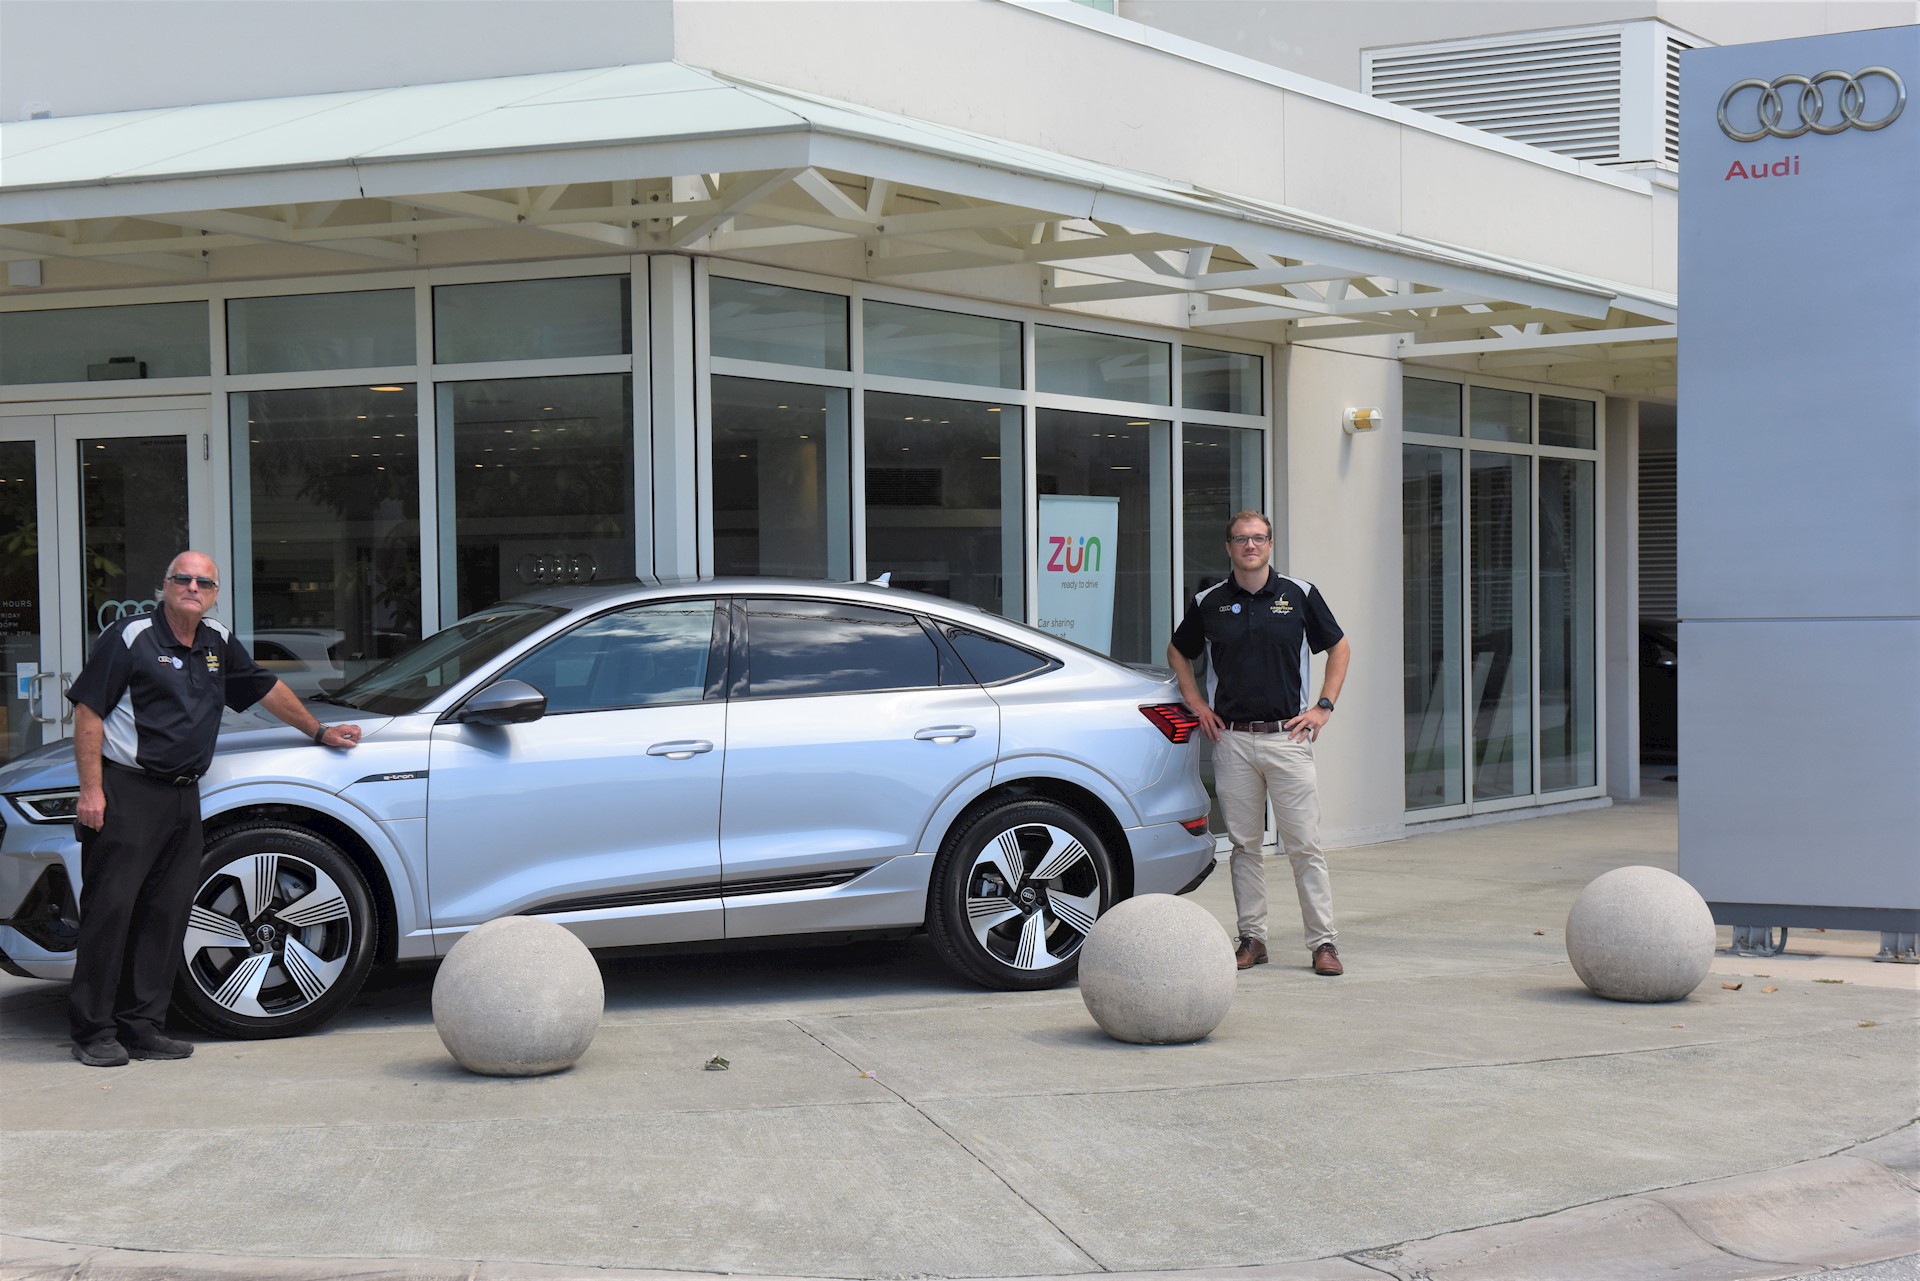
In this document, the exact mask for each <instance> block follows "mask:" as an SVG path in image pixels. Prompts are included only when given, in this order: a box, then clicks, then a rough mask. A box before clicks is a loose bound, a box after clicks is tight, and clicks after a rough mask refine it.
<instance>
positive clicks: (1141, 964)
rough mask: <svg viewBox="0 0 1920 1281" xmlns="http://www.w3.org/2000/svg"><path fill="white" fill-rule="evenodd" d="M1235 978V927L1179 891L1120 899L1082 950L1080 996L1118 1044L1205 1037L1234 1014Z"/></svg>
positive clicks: (1178, 1041)
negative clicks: (1231, 1010)
mask: <svg viewBox="0 0 1920 1281" xmlns="http://www.w3.org/2000/svg"><path fill="white" fill-rule="evenodd" d="M1233 980H1234V967H1233V943H1232V942H1231V941H1230V940H1229V939H1228V938H1227V932H1226V931H1225V930H1224V929H1222V928H1221V927H1220V923H1219V922H1218V921H1216V920H1214V919H1213V915H1212V914H1211V913H1210V912H1208V911H1207V910H1206V909H1205V908H1204V907H1201V906H1200V905H1199V904H1197V903H1193V902H1189V901H1188V900H1186V899H1183V898H1177V897H1175V896H1174V895H1172V894H1142V895H1140V896H1139V897H1138V898H1130V899H1128V900H1126V901H1125V902H1124V903H1119V904H1116V905H1115V906H1114V907H1113V908H1112V909H1111V910H1110V911H1108V912H1107V914H1106V915H1105V916H1102V917H1101V918H1100V919H1099V920H1097V921H1095V922H1094V923H1093V930H1092V932H1091V933H1089V934H1088V935H1087V941H1086V943H1085V945H1084V946H1082V947H1081V949H1080V999H1081V1000H1083V1001H1085V1002H1086V1005H1087V1013H1089V1014H1091V1015H1093V1021H1094V1022H1095V1023H1098V1024H1099V1025H1100V1030H1101V1031H1103V1032H1105V1033H1106V1034H1107V1035H1108V1036H1110V1037H1112V1038H1113V1039H1114V1040H1116V1041H1131V1042H1133V1043H1134V1044H1136V1045H1181V1044H1184V1043H1186V1042H1188V1041H1198V1040H1200V1039H1202V1038H1203V1037H1205V1036H1207V1035H1209V1034H1210V1033H1211V1032H1212V1031H1213V1029H1215V1028H1216V1027H1219V1026H1220V1020H1221V1019H1224V1018H1225V1017H1227V1007H1228V1006H1230V1005H1232V1004H1233V985H1234V984H1233Z"/></svg>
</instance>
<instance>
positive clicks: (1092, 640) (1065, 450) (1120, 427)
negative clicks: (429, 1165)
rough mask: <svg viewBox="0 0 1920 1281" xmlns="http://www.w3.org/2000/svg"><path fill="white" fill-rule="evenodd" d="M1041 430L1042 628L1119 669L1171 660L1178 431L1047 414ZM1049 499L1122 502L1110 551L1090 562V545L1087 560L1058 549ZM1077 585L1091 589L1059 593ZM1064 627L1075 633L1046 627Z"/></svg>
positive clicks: (1146, 423) (1132, 421)
mask: <svg viewBox="0 0 1920 1281" xmlns="http://www.w3.org/2000/svg"><path fill="white" fill-rule="evenodd" d="M1038 432H1039V435H1038V439H1037V440H1036V442H1035V446H1036V448H1035V466H1036V468H1037V469H1038V473H1039V475H1038V486H1039V493H1040V506H1041V539H1040V549H1039V557H1040V563H1039V566H1038V567H1037V572H1038V574H1039V575H1040V584H1041V586H1040V626H1041V630H1043V631H1047V632H1052V633H1053V634H1055V635H1061V636H1066V637H1067V638H1068V639H1070V640H1073V641H1076V642H1078V643H1079V644H1082V645H1085V646H1086V647H1087V648H1089V649H1094V650H1098V651H1100V652H1101V653H1103V654H1107V655H1109V656H1111V657H1113V658H1117V659H1119V660H1120V661H1121V662H1126V663H1159V662H1164V661H1165V654H1166V648H1167V640H1168V639H1169V637H1170V636H1171V635H1172V633H1173V623H1172V620H1171V619H1169V618H1168V617H1167V615H1168V613H1169V610H1168V605H1167V603H1168V601H1169V599H1170V589H1171V586H1172V582H1171V580H1172V574H1173V547H1172V543H1173V539H1172V524H1173V521H1172V517H1173V495H1172V490H1173V486H1172V484H1171V481H1170V477H1169V475H1168V473H1169V470H1170V468H1171V466H1172V457H1171V455H1172V444H1171V441H1172V430H1171V427H1170V426H1169V424H1167V423H1166V422H1164V421H1155V420H1148V419H1141V418H1121V417H1113V416H1109V415H1105V414H1084V413H1078V412H1074V411H1070V410H1060V409H1043V410H1041V411H1040V414H1039V418H1038ZM1050 495H1060V496H1063V497H1090V498H1113V499H1116V500H1117V504H1116V506H1115V509H1114V515H1113V518H1112V527H1113V530H1114V541H1113V544H1112V546H1111V548H1108V547H1105V546H1102V547H1101V548H1100V549H1099V551H1098V553H1097V554H1095V555H1092V556H1089V555H1088V554H1087V551H1088V548H1087V546H1086V545H1085V544H1082V545H1081V547H1080V552H1079V555H1075V554H1074V548H1073V547H1071V546H1069V545H1068V544H1066V543H1062V544H1060V545H1059V546H1054V545H1050V544H1049V543H1048V537H1049V535H1048V531H1047V519H1046V517H1047V509H1048V504H1047V498H1048V496H1050ZM1092 510H1093V509H1092V507H1091V506H1089V508H1088V511H1089V513H1091V512H1092ZM1072 532H1073V531H1068V533H1069V534H1071V533H1072ZM1082 536H1083V537H1092V535H1090V534H1086V533H1084V532H1083V534H1082ZM1056 553H1059V555H1058V556H1056ZM1049 575H1051V576H1052V577H1051V579H1050V578H1049V577H1048V576H1049ZM1069 582H1071V583H1073V584H1075V585H1076V587H1077V586H1078V584H1082V583H1085V584H1088V586H1086V587H1078V590H1075V591H1072V592H1070V593H1069V592H1065V591H1064V590H1061V589H1063V588H1064V587H1065V586H1066V585H1067V584H1068V583H1069ZM1056 592H1058V594H1057V595H1056ZM1103 597H1104V601H1103V599H1102V598H1103ZM1050 601H1052V602H1056V603H1057V604H1058V606H1059V608H1058V609H1056V608H1054V607H1052V606H1050V604H1049V602H1050ZM1109 612H1110V617H1109ZM1063 619H1064V620H1065V621H1067V622H1068V623H1069V626H1067V627H1059V626H1048V622H1049V621H1050V620H1051V621H1054V622H1056V623H1058V622H1060V621H1061V620H1063ZM1102 642H1105V644H1102Z"/></svg>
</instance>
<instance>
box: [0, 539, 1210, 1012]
mask: <svg viewBox="0 0 1920 1281" xmlns="http://www.w3.org/2000/svg"><path fill="white" fill-rule="evenodd" d="M548 564H549V568H552V567H553V564H554V562H553V561H552V560H549V562H548ZM567 572H569V573H571V572H574V571H573V569H572V567H571V566H570V565H568V566H567ZM262 639H263V642H264V634H263V638H262ZM312 707H313V710H314V712H315V714H316V715H318V716H319V717H321V718H322V719H323V720H334V721H348V720H351V721H356V722H358V723H359V724H360V725H361V727H362V729H363V730H364V732H365V737H364V740H363V741H362V743H361V745H360V747H359V748H358V749H357V750H355V751H351V752H337V751H326V750H323V749H320V748H316V747H314V746H312V745H311V743H310V742H309V741H308V740H307V739H306V738H304V737H303V736H302V735H300V734H298V733H296V732H295V731H293V730H291V729H288V728H286V727H284V726H280V725H279V724H278V723H277V722H273V723H269V722H267V721H266V720H265V718H258V719H253V718H250V723H251V725H252V726H253V727H249V728H244V729H239V730H231V731H229V732H226V733H223V735H222V737H221V743H220V748H219V750H218V751H217V752H216V754H215V756H214V762H213V765H212V767H211V769H210V770H209V771H208V773H207V775H206V776H205V778H203V779H202V780H201V784H200V788H201V797H202V807H203V811H204V813H205V815H206V832H207V848H206V857H205V859H204V861H203V863H202V869H201V880H200V885H199V888H198V890H197V891H196V892H195V894H194V899H193V906H192V916H191V922H190V924H189V927H188V929H187V934H186V938H185V940H184V942H183V953H182V965H181V974H180V978H179V982H178V984H177V987H176V992H175V998H176V1008H177V1009H178V1010H179V1011H180V1012H181V1013H182V1014H184V1016H185V1017H186V1018H187V1019H189V1020H190V1021H193V1022H195V1023H197V1024H199V1025H200V1026H202V1027H205V1028H208V1029H210V1030H212V1031H215V1032H218V1033H221V1034H224V1035H229V1036H237V1037H260V1036H281V1035H287V1034H290V1033H295V1032H300V1031H305V1030H307V1029H309V1028H312V1027H316V1026H318V1025H319V1024H321V1023H323V1022H325V1021H326V1020H327V1019H328V1018H330V1017H331V1016H332V1015H333V1014H334V1013H336V1012H337V1011H338V1010H340V1009H341V1008H342V1007H343V1006H344V1005H345V1004H346V1003H347V1002H348V1001H349V1000H351V999H352V997H353V995H354V993H355V992H356V991H357V990H358V989H359V987H360V985H361V983H362V982H363V981H364V979H365V977H366V975H367V973H368V971H369V969H370V968H371V967H372V966H373V965H374V964H376V963H378V962H381V961H389V960H401V961H405V960H413V959H430V958H433V957H436V956H441V955H444V954H445V953H446V952H447V950H448V949H449V948H450V947H452V945H453V944H454V942H455V941H457V940H458V939H459V938H460V937H462V936H463V935H464V934H465V933H466V932H467V931H469V930H471V929H473V928H474V927H475V926H477V925H480V924H481V923H483V922H485V921H488V920H491V919H494V918H496V917H500V916H511V915H538V916H545V917H547V918H548V919H550V920H553V921H555V922H557V923H559V924H560V925H562V926H564V927H566V928H567V929H569V930H571V931H572V932H573V933H574V934H575V935H577V936H578V937H579V938H581V939H582V940H583V941H584V942H586V943H587V944H588V945H589V946H593V947H628V946H634V945H640V944H654V943H675V942H686V941H695V940H709V939H741V938H754V937H772V936H781V935H800V934H836V935H838V934H855V933H883V934H884V933H894V934H904V933H910V932H913V931H915V930H919V929H925V930H926V931H927V933H928V934H929V935H930V936H931V938H932V941H933V944H934V947H935V950H936V951H937V952H938V953H939V954H940V956H941V957H942V958H943V959H944V960H945V961H946V962H947V963H948V964H949V965H950V966H951V967H952V968H953V969H954V970H955V971H957V972H958V973H959V974H961V975H963V976H965V977H967V978H969V979H971V980H973V981H975V982H978V983H981V984H983V985H985V986H988V987H996V988H1040V987H1048V986H1052V985H1054V984H1058V983H1061V982H1064V981H1066V980H1067V979H1068V978H1070V977H1071V976H1072V975H1073V973H1074V971H1075V968H1076V967H1077V965H1078V961H1079V953H1080V946H1081V944H1082V942H1083V941H1084V940H1085V938H1086V935H1087V931H1088V930H1090V929H1091V928H1092V925H1093V922H1094V920H1095V919H1096V918H1098V917H1099V915H1100V914H1101V913H1102V912H1104V911H1105V910H1106V909H1107V908H1109V907H1111V906H1112V905H1113V904H1114V903H1115V902H1117V901H1119V900H1120V899H1122V898H1125V897H1128V896H1129V895H1134V894H1146V893H1180V892H1184V891H1186V890H1189V889H1191V888H1193V887H1194V886H1195V885H1197V884H1199V882H1200V880H1201V879H1202V878H1203V877H1204V876H1205V875H1206V874H1207V873H1208V872H1210V871H1211V870H1212V868H1213V840H1212V838H1211V837H1210V836H1208V835H1207V812H1208V808H1209V802H1208V797H1207V793H1206V791H1205V789H1204V788H1203V787H1202V786H1201V783H1200V777H1199V769H1198V764H1197V761H1196V756H1195V752H1196V749H1195V747H1194V745H1193V743H1192V741H1191V740H1192V736H1193V730H1194V728H1195V724H1196V722H1195V720H1194V718H1193V716H1192V714H1191V713H1190V712H1189V711H1188V710H1187V709H1186V708H1185V707H1184V706H1182V705H1181V703H1180V701H1179V694H1178V691H1177V688H1176V687H1175V685H1174V683H1173V679H1172V675H1171V673H1168V672H1166V671H1164V670H1161V669H1157V668H1145V669H1135V668H1130V667H1127V666H1123V665H1122V664H1119V663H1115V662H1112V661H1110V660H1109V659H1107V658H1105V657H1103V656H1101V655H1099V654H1095V653H1092V652H1091V651H1089V650H1085V649H1082V648H1080V647H1078V646H1076V645H1073V644H1071V643H1069V642H1065V641H1061V640H1058V639H1056V638H1054V637H1052V636H1049V635H1046V634H1045V633H1043V632H1039V631H1036V630H1034V629H1032V628H1029V627H1025V626H1022V625H1020V624H1018V623H1012V622H1008V621H1007V620H1005V619H1003V618H999V617H996V616H993V615H989V614H986V613H983V612H981V611H979V610H976V609H973V608H971V607H969V606H965V605H956V604H954V603H953V602H950V601H945V600H941V599H938V598H935V597H932V596H923V595H919V594H917V593H913V592H904V591H895V590H891V589H888V588H884V587H880V586H876V585H869V584H832V583H817V582H800V581H788V580H773V579H734V580H728V581H707V582H695V583H680V584H665V583H657V584H650V585H646V586H635V585H624V586H615V585H601V586H562V587H548V588H545V589H542V590H540V591H537V592H534V593H532V594H530V595H528V596H525V597H522V598H520V599H518V600H515V601H510V602H506V603H503V604H500V605H496V606H493V607H491V608H489V609H485V610H482V611H480V612H479V613H477V614H473V615H470V616H469V617H467V618H463V619H461V620H460V621H459V622H456V623H454V624H453V625H452V626H450V627H448V628H446V629H444V630H442V631H441V632H439V633H437V634H436V635H434V636H431V637H429V638H427V639H426V640H425V641H422V642H421V643H419V644H418V645H415V646H414V647H413V648H411V649H409V650H406V651H404V652H402V653H400V654H399V655H397V656H396V657H394V658H393V659H391V660H389V661H388V662H386V663H384V664H382V665H380V666H378V667H375V668H373V669H372V670H370V671H368V672H366V673H365V674H364V675H362V676H360V677H358V678H356V679H354V680H352V681H351V682H349V683H347V684H345V685H343V686H340V687H339V688H337V689H334V690H333V691H332V692H330V693H321V694H317V695H315V696H314V698H313V700H312ZM0 795H3V796H4V800H3V801H0V920H3V921H5V924H4V925H0V967H5V968H7V969H10V970H12V971H14V972H15V973H25V974H29V975H32V976H37V977H42V978H65V977H67V976H68V975H69V974H71V972H72V962H73V939H74V934H75V930H76V926H77V912H76V910H75V906H74V905H75V903H76V902H77V901H78V896H79V891H80V872H81V868H80V859H79V848H78V845H77V843H76V842H75V841H74V840H73V839H72V822H73V817H74V812H75V805H76V802H77V798H78V789H77V783H76V776H75V774H74V768H73V760H72V752H71V749H70V748H69V747H68V746H66V745H65V744H53V745H51V746H49V747H48V748H45V749H42V750H40V751H38V752H34V753H29V754H28V755H26V756H23V757H21V758H20V759H18V760H16V761H14V762H12V763H11V764H8V765H6V766H4V767H0Z"/></svg>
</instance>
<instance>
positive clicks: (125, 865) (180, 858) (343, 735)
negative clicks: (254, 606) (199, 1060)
mask: <svg viewBox="0 0 1920 1281" xmlns="http://www.w3.org/2000/svg"><path fill="white" fill-rule="evenodd" d="M219 592H220V571H219V570H218V569H217V568H216V567H215V566H214V563H213V561H212V560H211V559H210V558H208V557H207V556H204V555H202V554H201V553H199V552H181V553H180V554H179V555H178V556H176V557H174V558H173V564H171V565H169V566H168V567H167V574H166V579H165V581H163V582H162V583H161V584H160V608H159V609H158V610H157V611H155V612H154V613H151V614H140V615H137V616H135V617H133V618H127V619H122V620H120V621H119V622H117V623H114V624H113V625H111V626H110V627H108V628H107V629H106V630H105V631H103V632H101V633H100V636H99V637H98V639H96V640H95V641H94V643H93V652H92V654H91V655H89V656H88V658H87V664H86V666H85V667H84V668H83V669H82V670H81V672H80V678H79V679H78V680H76V681H75V682H74V683H73V688H72V689H70V690H68V691H67V697H68V698H69V699H71V700H72V702H73V723H74V733H73V756H74V761H75V763H76V764H77V765H78V766H79V769H80V802H79V810H78V816H77V821H76V822H75V824H74V827H75V830H76V831H77V832H78V833H79V836H80V871H81V886H80V940H79V947H78V950H77V951H76V953H75V956H74V962H73V982H72V985H71V986H70V987H69V989H68V994H67V1021H68V1025H69V1031H70V1032H71V1033H72V1036H73V1057H74V1058H76V1059H78V1060H80V1061H81V1062H82V1063H84V1064H86V1065H87V1066H88V1067H120V1066H121V1065H123V1064H125V1063H126V1062H127V1060H128V1058H129V1056H131V1057H132V1058H136V1059H184V1058H186V1057H187V1056H188V1055H190V1054H192V1053H193V1046H191V1045H189V1044H188V1043H187V1042H185V1041H177V1040H174V1039H173V1038H172V1037H168V1036H165V1035H163V1034H162V1033H161V1030H160V1028H161V1022H162V1020H163V1019H164V1018H165V1017H166V1012H167V997H168V994H169V992H170V991H171V989H172V987H173V975H174V970H175V969H176V968H177V967H178V965H179V962H180V941H181V938H182V937H183V935H184V934H185V932H186V927H187V917H188V914H189V909H190V907H191V905H192V899H193V891H194V887H195V886H196V885H198V884H199V878H200V853H201V839H200V789H199V788H198V786H197V784H198V783H199V781H200V776H201V775H202V774H204V773H206V770H207V766H208V765H209V764H211V763H212V761H213V747H214V738H215V736H216V735H217V734H218V733H219V730H220V710H221V708H222V707H231V708H232V709H233V710H234V711H236V712H239V711H245V710H246V709H247V708H249V707H252V706H253V705H254V704H255V703H259V704H261V705H262V706H264V707H265V708H266V709H267V710H268V711H269V712H272V713H273V714H274V715H275V716H277V717H279V718H280V719H281V720H283V721H285V722H286V723H287V724H289V725H291V726H293V727H294V728H295V729H297V730H299V731H300V732H301V733H303V734H305V735H307V737H309V738H311V739H312V740H313V741H314V742H315V743H319V744H321V745H323V746H326V747H339V748H348V747H353V746H355V745H356V744H357V743H359V741H360V727H359V726H358V725H327V726H322V725H321V724H320V722H319V721H318V720H317V719H316V718H315V717H314V715H313V713H312V712H310V711H308V710H307V708H306V705H305V704H303V703H302V702H301V701H300V698H299V696H298V695H297V694H295V693H294V692H293V691H292V690H290V689H288V688H287V687H286V686H285V685H283V684H281V683H280V681H279V680H277V679H276V678H275V677H274V676H273V674H272V673H271V672H268V671H265V670H264V669H262V668H261V667H259V666H258V665H256V664H255V663H254V661H253V656H252V655H251V654H249V653H247V649H246V646H244V645H242V644H241V643H240V642H239V640H238V639H236V638H235V637H234V635H233V633H232V632H231V631H229V630H228V629H227V627H226V625H225V624H223V623H220V622H217V621H215V620H213V619H211V618H208V617H207V616H206V615H207V612H208V611H209V610H210V609H212V608H213V603H214V599H215V598H216V597H217V596H218V595H219Z"/></svg>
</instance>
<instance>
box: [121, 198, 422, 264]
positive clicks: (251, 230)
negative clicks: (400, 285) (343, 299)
mask: <svg viewBox="0 0 1920 1281" xmlns="http://www.w3.org/2000/svg"><path fill="white" fill-rule="evenodd" d="M149 221H151V222H158V223H164V224H166V225H167V226H170V227H188V228H191V229H193V230H196V231H214V232H224V233H225V234H227V235H230V236H245V237H247V238H248V239H250V240H257V241H262V242H264V243H267V244H278V245H300V246H303V247H305V248H309V249H321V250H325V251H326V252H328V253H337V254H350V255H352V256H353V257H356V258H374V259H377V260H379V261H381V262H397V263H405V264H406V265H408V266H412V265H413V264H414V263H416V262H418V261H419V255H418V254H417V253H416V252H415V251H414V250H413V249H412V248H411V247H410V246H408V245H396V244H394V243H393V242H392V241H390V240H377V239H373V238H371V237H368V236H366V235H365V234H364V233H362V234H361V235H359V236H354V237H350V238H338V239H310V238H309V237H308V235H307V233H305V232H302V231H297V230H295V229H294V228H292V227H290V226H288V225H287V224H286V223H284V222H277V221H275V220H274V219H272V218H261V217H258V216H257V215H254V214H243V213H235V212H233V211H232V210H230V209H209V210H207V211H205V212H203V213H193V214H155V215H154V216H153V217H152V218H150V219H149ZM355 230H356V231H357V230H358V228H356V229H355Z"/></svg>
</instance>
